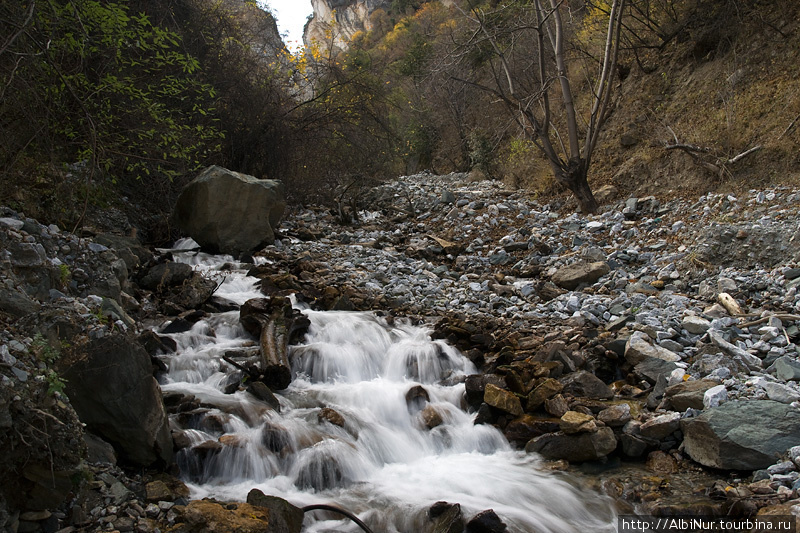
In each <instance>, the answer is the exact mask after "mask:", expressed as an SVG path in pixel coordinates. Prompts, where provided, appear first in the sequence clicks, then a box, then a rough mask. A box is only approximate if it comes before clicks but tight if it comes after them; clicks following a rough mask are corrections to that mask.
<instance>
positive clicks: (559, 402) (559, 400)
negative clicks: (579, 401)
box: [544, 394, 569, 418]
mask: <svg viewBox="0 0 800 533" xmlns="http://www.w3.org/2000/svg"><path fill="white" fill-rule="evenodd" d="M544 410H545V411H547V412H548V413H550V414H551V415H553V416H557V417H558V418H561V417H562V416H564V413H566V412H567V411H569V403H567V400H566V399H565V398H564V397H563V396H561V395H560V394H556V395H555V396H553V397H552V398H551V399H549V400H545V401H544Z"/></svg>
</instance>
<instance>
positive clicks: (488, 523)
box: [464, 509, 507, 533]
mask: <svg viewBox="0 0 800 533" xmlns="http://www.w3.org/2000/svg"><path fill="white" fill-rule="evenodd" d="M506 530H507V526H506V525H505V523H504V522H503V521H502V520H500V517H499V516H497V513H495V512H494V511H493V510H492V509H488V510H486V511H481V512H480V513H478V514H477V515H475V516H473V517H472V518H471V519H470V521H469V522H467V526H466V528H464V533H503V532H504V531H506Z"/></svg>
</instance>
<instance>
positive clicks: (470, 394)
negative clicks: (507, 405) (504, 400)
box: [464, 374, 506, 407]
mask: <svg viewBox="0 0 800 533" xmlns="http://www.w3.org/2000/svg"><path fill="white" fill-rule="evenodd" d="M487 384H492V385H495V386H497V387H500V388H501V389H502V388H505V387H506V380H505V378H503V377H502V376H498V375H497V374H472V375H471V376H467V379H466V381H465V382H464V386H465V388H466V395H467V403H468V404H469V405H470V406H473V407H477V406H479V405H480V404H481V402H483V396H484V392H485V391H486V385H487Z"/></svg>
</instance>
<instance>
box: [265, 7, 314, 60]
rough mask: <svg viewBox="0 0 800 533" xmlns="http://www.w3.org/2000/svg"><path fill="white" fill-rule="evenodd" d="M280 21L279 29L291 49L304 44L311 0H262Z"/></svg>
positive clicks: (310, 10)
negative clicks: (304, 28) (304, 31)
mask: <svg viewBox="0 0 800 533" xmlns="http://www.w3.org/2000/svg"><path fill="white" fill-rule="evenodd" d="M262 3H263V4H266V5H267V6H268V7H269V8H270V11H272V13H273V14H274V15H275V18H276V19H277V21H278V29H279V30H280V32H281V35H285V34H288V36H287V37H284V42H286V46H288V47H289V49H290V50H294V49H295V48H297V47H301V46H303V26H304V25H305V23H306V19H307V18H308V16H309V15H310V14H311V12H312V9H311V0H262Z"/></svg>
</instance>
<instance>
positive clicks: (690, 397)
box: [664, 379, 719, 412]
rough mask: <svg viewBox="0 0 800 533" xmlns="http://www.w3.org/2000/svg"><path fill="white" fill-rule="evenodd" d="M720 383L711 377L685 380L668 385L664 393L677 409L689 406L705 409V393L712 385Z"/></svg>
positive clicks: (685, 408) (681, 409)
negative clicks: (710, 378)
mask: <svg viewBox="0 0 800 533" xmlns="http://www.w3.org/2000/svg"><path fill="white" fill-rule="evenodd" d="M717 385H719V383H717V382H716V381H712V380H709V379H702V380H695V381H684V382H682V383H678V384H675V385H671V386H669V387H667V390H666V391H665V392H664V395H665V396H666V397H667V399H668V400H669V402H670V404H671V405H672V408H673V409H674V410H675V411H679V412H683V411H686V410H687V409H689V408H692V409H703V395H704V394H705V393H706V391H707V390H708V389H710V388H711V387H715V386H717Z"/></svg>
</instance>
